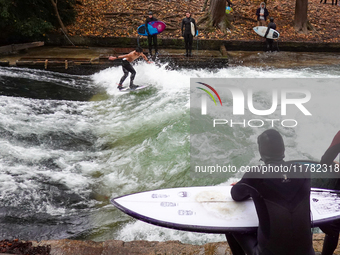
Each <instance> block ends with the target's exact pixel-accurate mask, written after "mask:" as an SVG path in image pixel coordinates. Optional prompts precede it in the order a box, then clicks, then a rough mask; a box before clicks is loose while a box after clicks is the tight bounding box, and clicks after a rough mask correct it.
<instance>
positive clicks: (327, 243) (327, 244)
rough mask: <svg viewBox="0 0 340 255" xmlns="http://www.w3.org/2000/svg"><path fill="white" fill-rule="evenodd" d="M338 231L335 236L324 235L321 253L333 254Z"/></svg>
mask: <svg viewBox="0 0 340 255" xmlns="http://www.w3.org/2000/svg"><path fill="white" fill-rule="evenodd" d="M338 240H339V233H338V235H337V236H332V235H325V239H324V241H323V247H322V253H321V255H333V252H334V251H335V249H336V247H337V246H338Z"/></svg>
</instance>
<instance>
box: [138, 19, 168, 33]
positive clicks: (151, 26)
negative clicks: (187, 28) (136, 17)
mask: <svg viewBox="0 0 340 255" xmlns="http://www.w3.org/2000/svg"><path fill="white" fill-rule="evenodd" d="M165 28H166V25H165V23H164V22H163V21H151V22H149V23H148V30H149V34H148V33H147V32H146V28H145V24H143V25H141V26H139V27H138V28H137V33H138V34H140V35H144V36H148V35H157V34H159V33H162V32H163V31H164V29H165Z"/></svg>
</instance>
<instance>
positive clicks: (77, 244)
mask: <svg viewBox="0 0 340 255" xmlns="http://www.w3.org/2000/svg"><path fill="white" fill-rule="evenodd" d="M323 239H324V234H314V236H313V247H314V249H315V252H316V254H317V255H318V254H320V252H321V250H322V245H323ZM32 244H33V246H50V247H51V252H50V254H51V255H73V254H77V255H130V254H136V255H137V254H138V255H166V254H172V255H184V254H185V255H198V254H199V255H232V253H231V251H230V248H229V246H228V243H227V242H216V243H206V244H204V245H192V244H184V243H181V242H179V241H166V242H155V241H153V242H151V241H150V242H149V241H143V240H140V241H131V242H123V241H120V240H107V241H104V242H94V241H80V240H69V239H62V240H48V241H40V242H35V241H33V242H32ZM1 254H2V253H0V255H1ZM334 254H335V255H338V254H340V248H338V249H337V250H336V251H335V253H334Z"/></svg>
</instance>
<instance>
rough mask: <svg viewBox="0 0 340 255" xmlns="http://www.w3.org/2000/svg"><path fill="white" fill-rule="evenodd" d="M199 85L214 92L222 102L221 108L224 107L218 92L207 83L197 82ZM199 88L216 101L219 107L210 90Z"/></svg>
mask: <svg viewBox="0 0 340 255" xmlns="http://www.w3.org/2000/svg"><path fill="white" fill-rule="evenodd" d="M197 83H199V84H201V85H204V86H206V87H207V88H209V89H210V90H211V91H212V92H214V93H215V95H216V96H217V98H218V100H219V101H220V104H221V106H222V100H221V97H220V95H219V94H218V93H217V91H216V90H215V89H214V88H213V87H212V86H210V85H208V84H206V83H203V82H197ZM197 88H198V89H200V90H203V91H204V92H206V93H207V94H208V95H209V96H210V97H211V98H212V100H213V101H214V103H215V105H217V102H216V100H215V97H214V96H213V94H212V93H211V92H210V91H209V90H207V89H204V88H200V87H197Z"/></svg>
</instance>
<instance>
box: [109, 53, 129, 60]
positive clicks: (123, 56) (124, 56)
mask: <svg viewBox="0 0 340 255" xmlns="http://www.w3.org/2000/svg"><path fill="white" fill-rule="evenodd" d="M128 56H129V54H127V55H121V56H117V57H114V56H110V57H109V60H116V59H119V58H127V57H128Z"/></svg>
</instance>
